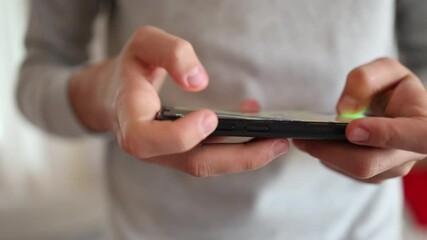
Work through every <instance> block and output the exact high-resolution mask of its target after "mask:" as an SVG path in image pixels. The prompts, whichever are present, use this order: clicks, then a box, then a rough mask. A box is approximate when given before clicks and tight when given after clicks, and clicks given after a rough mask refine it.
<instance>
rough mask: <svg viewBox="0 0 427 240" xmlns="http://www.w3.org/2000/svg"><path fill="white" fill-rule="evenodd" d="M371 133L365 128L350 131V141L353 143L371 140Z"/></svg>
mask: <svg viewBox="0 0 427 240" xmlns="http://www.w3.org/2000/svg"><path fill="white" fill-rule="evenodd" d="M369 136H370V133H369V132H368V131H366V129H363V128H356V129H353V130H352V131H350V133H349V135H348V140H350V141H352V142H365V141H367V140H368V139H369Z"/></svg>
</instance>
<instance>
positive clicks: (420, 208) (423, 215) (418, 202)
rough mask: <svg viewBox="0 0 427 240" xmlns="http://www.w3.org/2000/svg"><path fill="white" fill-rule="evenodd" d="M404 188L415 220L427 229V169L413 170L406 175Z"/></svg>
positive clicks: (407, 202)
mask: <svg viewBox="0 0 427 240" xmlns="http://www.w3.org/2000/svg"><path fill="white" fill-rule="evenodd" d="M403 189H404V193H405V200H406V204H407V206H408V208H409V210H410V211H411V213H412V216H413V217H414V220H415V221H416V222H417V223H418V225H419V226H420V227H422V228H426V229H427V171H412V172H411V173H410V174H408V175H407V176H405V177H404V178H403Z"/></svg>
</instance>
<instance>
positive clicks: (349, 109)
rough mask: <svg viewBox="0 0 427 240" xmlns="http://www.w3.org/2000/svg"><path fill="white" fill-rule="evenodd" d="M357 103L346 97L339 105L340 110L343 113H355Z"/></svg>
mask: <svg viewBox="0 0 427 240" xmlns="http://www.w3.org/2000/svg"><path fill="white" fill-rule="evenodd" d="M356 108H357V101H356V100H355V99H354V98H352V97H349V96H345V97H344V98H343V99H342V100H341V102H340V105H339V110H340V112H341V113H353V112H355V111H356Z"/></svg>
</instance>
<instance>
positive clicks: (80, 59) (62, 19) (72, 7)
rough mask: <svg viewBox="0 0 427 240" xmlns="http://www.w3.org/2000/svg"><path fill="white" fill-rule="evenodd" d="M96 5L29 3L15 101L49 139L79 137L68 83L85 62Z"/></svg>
mask: <svg viewBox="0 0 427 240" xmlns="http://www.w3.org/2000/svg"><path fill="white" fill-rule="evenodd" d="M101 1H102V0H72V1H69V0H34V1H31V3H32V4H31V5H32V6H31V11H30V17H29V25H28V31H27V35H26V39H25V45H26V49H27V55H26V58H25V61H24V63H23V65H22V68H21V72H20V77H19V83H18V86H17V93H16V96H17V102H18V106H19V108H20V110H21V111H22V113H23V114H24V115H25V117H27V118H28V119H29V120H30V121H31V122H32V123H34V124H35V125H37V126H38V127H40V128H42V129H44V130H46V131H48V132H50V133H54V134H58V135H64V136H77V135H80V134H82V133H84V132H85V130H84V127H83V126H82V125H81V124H80V123H79V121H78V120H77V118H76V116H75V115H74V113H73V111H72V108H71V104H70V101H69V97H68V89H67V88H68V79H69V77H70V74H71V73H72V72H73V71H74V70H75V69H76V68H78V67H79V66H82V65H84V64H85V63H86V62H87V60H88V58H89V56H88V51H87V48H88V44H89V42H90V40H91V37H92V24H93V22H94V19H95V17H96V15H97V14H98V11H99V9H100V5H101Z"/></svg>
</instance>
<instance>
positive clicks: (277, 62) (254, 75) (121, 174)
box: [17, 0, 427, 240]
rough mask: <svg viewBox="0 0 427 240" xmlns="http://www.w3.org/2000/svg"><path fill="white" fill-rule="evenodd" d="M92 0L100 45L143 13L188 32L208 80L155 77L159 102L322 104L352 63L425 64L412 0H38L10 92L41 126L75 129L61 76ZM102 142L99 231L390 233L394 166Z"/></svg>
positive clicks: (397, 213)
mask: <svg viewBox="0 0 427 240" xmlns="http://www.w3.org/2000/svg"><path fill="white" fill-rule="evenodd" d="M104 2H105V3H107V4H105V6H107V7H106V8H105V9H108V10H109V11H110V19H109V21H110V24H109V34H108V35H109V36H108V51H107V54H108V55H109V56H114V55H116V54H117V53H118V52H119V51H120V49H121V47H122V46H123V44H124V43H125V42H126V41H127V40H128V38H129V37H130V35H131V34H132V32H133V31H135V30H136V29H137V28H138V27H139V26H142V25H148V24H149V25H155V26H158V27H160V28H163V29H164V30H166V31H168V32H170V33H172V34H175V35H178V36H180V37H182V38H184V39H187V40H189V41H190V42H191V43H192V44H193V45H194V48H195V50H196V53H197V54H198V56H199V57H200V59H201V61H202V63H203V64H204V66H205V67H206V69H207V71H208V73H209V75H210V79H211V81H210V86H209V87H208V89H207V90H206V91H204V92H202V93H197V94H195V93H187V92H184V91H182V90H180V89H179V88H178V87H177V86H175V84H174V83H173V82H172V81H167V83H166V85H165V86H164V88H163V90H162V92H161V98H162V101H163V103H164V104H165V105H181V106H182V105H192V106H202V107H215V108H235V107H237V106H238V104H239V103H240V102H242V101H243V100H245V99H247V98H256V99H258V100H260V102H261V104H262V106H263V109H274V110H280V109H304V110H315V111H322V112H333V111H334V109H335V104H336V101H337V99H338V97H339V95H340V93H341V91H342V88H343V86H344V83H345V78H346V74H347V73H348V72H349V71H350V70H351V69H352V68H354V67H356V66H358V65H360V64H363V63H366V62H368V61H371V60H373V59H375V58H377V57H382V56H397V53H400V54H401V56H403V57H405V60H406V61H405V63H406V64H407V65H408V66H409V67H411V68H412V69H413V70H414V71H416V72H417V73H418V74H419V75H420V77H426V76H427V29H426V26H427V17H425V16H426V12H427V1H423V0H397V1H393V0H375V1H361V0H340V1H339V0H321V1H319V0H264V1H256V0H209V1H197V0H151V1H148V0H146V1H136V0H116V1H114V2H113V3H111V2H110V1H106V0H105V1H101V0H91V1H88V0H72V1H69V0H39V1H33V7H32V11H31V18H30V26H29V30H28V36H27V46H28V55H27V59H26V62H25V63H24V65H23V68H22V72H21V78H20V82H19V86H18V94H17V97H18V102H19V105H20V107H21V109H22V111H23V112H24V114H25V115H26V116H27V117H28V118H29V119H30V120H31V121H32V122H33V123H35V124H36V125H38V126H40V127H41V128H44V129H46V130H47V131H49V132H52V133H55V134H59V135H64V136H78V135H80V134H84V133H85V130H84V129H83V128H82V126H81V124H80V123H79V122H78V121H77V119H76V117H75V116H74V114H73V112H72V110H71V108H70V103H69V100H68V96H67V94H66V86H67V81H68V77H69V74H70V72H71V71H73V69H75V68H78V67H79V66H81V65H83V64H85V62H86V60H87V58H88V55H87V51H86V49H87V43H88V41H89V40H90V38H91V24H92V22H93V19H94V17H95V16H96V15H97V14H98V13H99V11H100V9H102V8H101V7H100V6H102V4H103V3H104ZM107 149H108V153H107V154H106V156H107V159H106V171H107V181H108V184H107V186H108V189H109V196H110V203H111V204H110V206H111V237H112V238H113V239H187V240H188V239H316V240H318V239H327V240H334V239H363V240H365V239H399V238H400V224H401V222H400V218H401V205H402V201H401V189H400V182H399V180H398V179H397V180H389V181H387V182H385V183H384V184H381V185H378V186H377V185H367V184H362V183H359V182H356V181H353V180H351V179H349V178H347V177H344V176H341V175H339V174H337V173H334V172H332V171H331V170H328V169H326V168H325V167H324V166H322V165H321V164H320V163H319V162H318V161H317V160H316V159H314V158H312V157H310V156H308V155H307V154H304V153H302V152H300V151H298V150H296V149H295V148H291V150H290V152H289V153H287V154H286V155H285V156H284V157H282V158H281V159H278V160H276V161H274V162H273V163H271V164H269V165H268V166H266V167H264V168H263V169H261V170H257V171H253V172H248V173H241V174H234V175H227V176H222V177H215V178H206V179H198V178H193V177H190V176H188V175H185V174H183V173H180V172H177V171H175V170H171V169H166V168H164V167H160V166H155V165H150V164H146V163H144V162H141V161H139V160H137V159H135V158H132V157H130V156H128V155H126V154H125V153H123V152H122V151H120V149H119V147H118V146H117V143H116V142H115V141H113V140H111V142H110V143H109V148H107ZM88 161H90V159H88ZM343 161H347V159H343Z"/></svg>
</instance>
